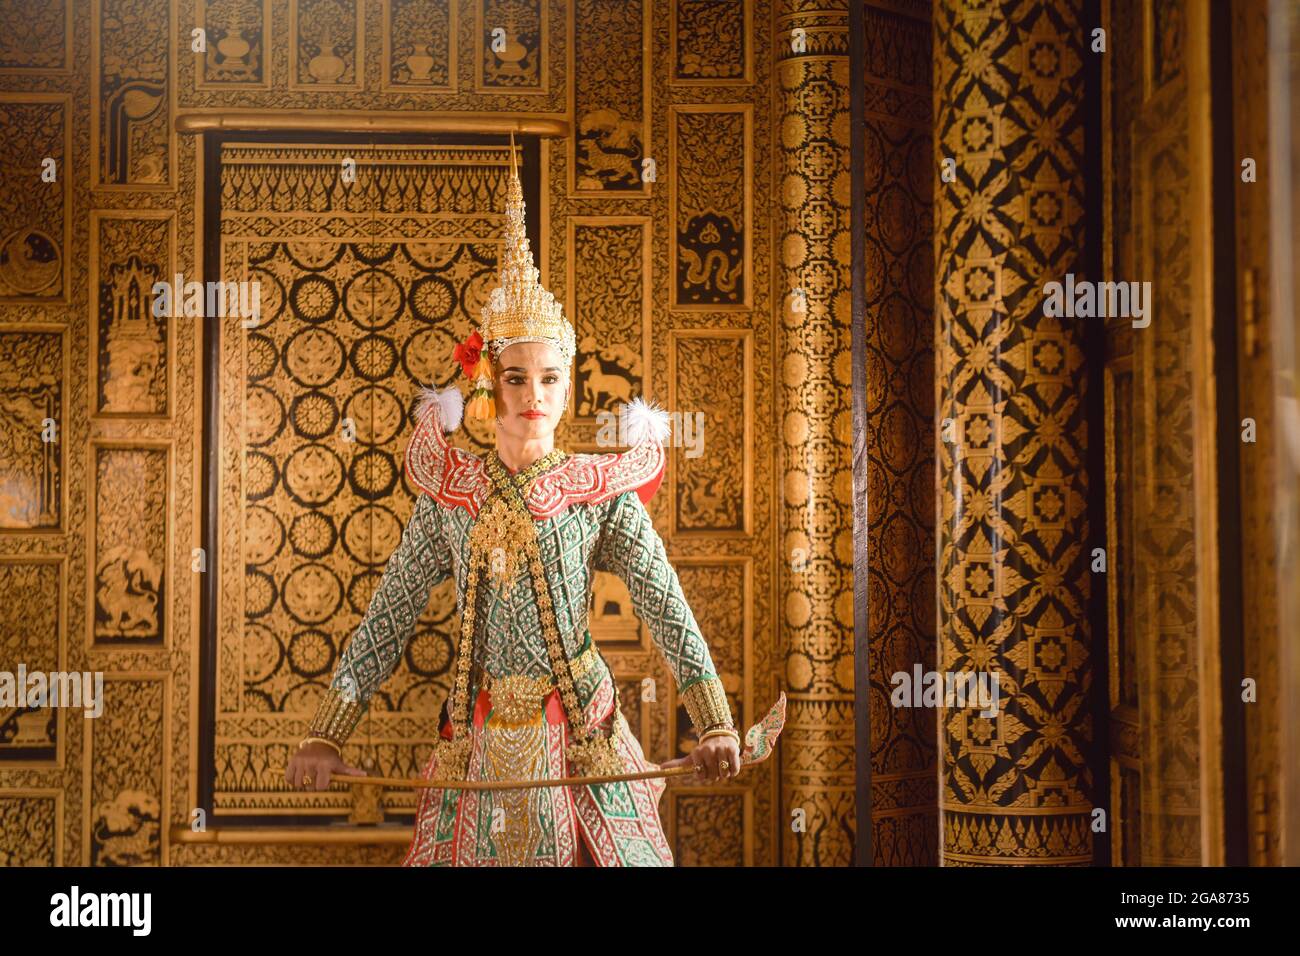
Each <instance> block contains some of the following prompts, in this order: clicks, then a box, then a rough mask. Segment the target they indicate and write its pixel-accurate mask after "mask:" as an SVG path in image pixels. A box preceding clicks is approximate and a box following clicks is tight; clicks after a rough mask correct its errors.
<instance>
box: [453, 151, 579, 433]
mask: <svg viewBox="0 0 1300 956" xmlns="http://www.w3.org/2000/svg"><path fill="white" fill-rule="evenodd" d="M524 212H525V210H524V190H523V186H522V185H521V184H520V182H519V167H518V163H517V162H516V159H515V137H514V131H513V130H512V131H511V133H510V177H509V179H507V180H506V212H505V226H504V228H503V230H502V236H501V238H502V244H501V257H500V260H499V262H498V268H497V277H498V282H499V284H498V285H497V287H496V288H495V289H493V290H492V292H491V294H490V295H489V296H488V300H487V302H486V304H484V306H483V310H482V312H481V313H480V323H479V331H478V332H477V333H475V336H471V337H470V340H469V341H468V342H466V343H464V344H462V345H459V346H457V348H456V358H457V359H458V360H460V361H461V363H462V366H464V367H465V371H466V374H467V375H470V376H471V378H472V379H473V382H474V387H473V391H472V393H471V396H470V402H469V407H468V408H467V412H468V413H469V414H470V415H471V416H473V417H478V418H483V417H490V416H492V415H495V408H494V404H495V403H493V401H492V363H493V362H494V361H495V360H496V359H497V357H498V356H499V355H500V354H501V351H502V350H503V349H505V348H506V347H507V346H509V345H513V344H515V343H516V342H546V343H547V344H549V345H551V346H553V347H554V348H555V350H556V351H557V352H558V353H559V355H560V360H561V361H562V362H563V363H564V365H565V367H566V368H567V367H571V366H572V364H573V357H574V353H575V352H576V351H577V343H576V341H575V337H574V333H573V326H572V324H570V322H569V320H568V319H566V318H565V317H564V307H563V305H562V304H561V303H559V302H557V301H556V300H555V296H554V295H553V294H552V293H551V292H550V291H549V290H547V289H546V288H545V287H544V286H543V285H542V284H541V280H540V274H539V272H538V269H537V266H536V265H534V264H533V253H532V249H531V248H529V244H528V233H527V230H526V228H525V226H524ZM476 337H477V341H475V338H476ZM479 349H484V350H485V351H486V353H487V354H486V355H483V356H482V357H481V358H480V357H479V355H478V351H479ZM467 359H468V360H469V361H467Z"/></svg>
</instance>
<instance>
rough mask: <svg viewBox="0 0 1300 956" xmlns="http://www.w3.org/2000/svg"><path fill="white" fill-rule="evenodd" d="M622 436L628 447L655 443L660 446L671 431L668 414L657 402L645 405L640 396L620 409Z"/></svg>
mask: <svg viewBox="0 0 1300 956" xmlns="http://www.w3.org/2000/svg"><path fill="white" fill-rule="evenodd" d="M622 415H623V435H624V438H625V440H626V443H627V444H628V445H639V444H641V443H642V442H644V441H651V440H653V441H657V442H659V443H660V444H661V445H662V444H663V443H664V442H665V441H666V440H667V439H668V435H669V432H671V431H672V429H671V427H670V426H669V424H668V413H667V412H666V411H664V410H663V409H662V408H660V407H659V404H658V403H657V402H649V403H647V402H646V401H645V399H643V398H642V397H641V396H640V395H638V396H637V397H636V398H634V399H632V401H630V402H628V403H627V404H626V405H624V406H623V408H622Z"/></svg>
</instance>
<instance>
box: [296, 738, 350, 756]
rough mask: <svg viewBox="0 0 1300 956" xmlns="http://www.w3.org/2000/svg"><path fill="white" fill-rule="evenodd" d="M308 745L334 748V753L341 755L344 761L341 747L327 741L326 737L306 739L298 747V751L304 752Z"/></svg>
mask: <svg viewBox="0 0 1300 956" xmlns="http://www.w3.org/2000/svg"><path fill="white" fill-rule="evenodd" d="M308 744H324V745H325V746H326V747H333V748H334V752H335V753H336V754H338V755H339V758H340V759H342V757H343V751H342V749H340V747H339V745H338V744H336V743H335V742H334V741H332V740H326V739H325V738H324V737H306V738H304V739H303V742H302V743H300V744H299V745H298V749H299V750H302V748H303V747H306V746H307V745H308Z"/></svg>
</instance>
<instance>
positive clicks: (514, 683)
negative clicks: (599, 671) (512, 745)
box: [483, 641, 600, 724]
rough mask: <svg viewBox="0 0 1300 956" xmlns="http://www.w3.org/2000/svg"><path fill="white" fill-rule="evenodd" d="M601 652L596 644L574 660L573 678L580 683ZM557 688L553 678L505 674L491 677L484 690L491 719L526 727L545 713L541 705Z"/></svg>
mask: <svg viewBox="0 0 1300 956" xmlns="http://www.w3.org/2000/svg"><path fill="white" fill-rule="evenodd" d="M598 660H600V652H599V651H598V650H596V644H595V642H594V641H593V642H592V644H591V646H590V647H588V648H587V649H586V650H585V651H583V652H582V653H581V654H579V655H578V656H577V657H576V658H574V659H573V677H574V679H575V680H581V679H582V678H583V677H585V676H586V675H587V674H588V673H589V672H590V671H591V669H592V668H593V667H595V666H596V662H597V661H598ZM554 687H555V678H554V676H553V675H550V674H545V675H539V676H536V677H532V676H528V675H526V674H506V675H504V676H502V677H493V676H492V675H491V674H488V675H487V676H486V677H485V679H484V683H483V689H484V690H486V691H488V692H489V693H490V694H491V695H492V717H493V718H494V719H499V720H500V721H501V722H502V723H506V724H526V723H530V722H532V721H533V720H535V719H536V718H537V717H538V715H539V714H541V711H542V703H543V702H544V701H545V700H546V695H547V694H549V693H550V692H551V691H552V690H553V689H554Z"/></svg>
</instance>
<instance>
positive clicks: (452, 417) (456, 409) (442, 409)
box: [415, 385, 465, 432]
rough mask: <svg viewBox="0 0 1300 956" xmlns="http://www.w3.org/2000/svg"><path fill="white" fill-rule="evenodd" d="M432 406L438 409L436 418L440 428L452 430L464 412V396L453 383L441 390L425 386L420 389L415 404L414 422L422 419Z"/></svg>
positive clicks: (458, 425)
mask: <svg viewBox="0 0 1300 956" xmlns="http://www.w3.org/2000/svg"><path fill="white" fill-rule="evenodd" d="M434 407H436V408H437V409H438V420H439V421H440V422H442V430H443V431H445V432H454V431H455V430H456V429H457V428H459V427H460V421H461V416H462V415H463V414H464V412H465V396H464V395H462V394H461V393H460V389H458V388H457V387H456V386H455V385H449V386H448V387H447V388H444V389H443V390H442V391H441V392H440V391H438V390H437V389H436V388H429V387H427V386H426V387H425V388H422V389H420V392H419V400H418V401H417V402H416V405H415V420H416V422H422V421H424V417H425V416H426V415H428V414H429V410H430V409H431V408H434Z"/></svg>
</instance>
